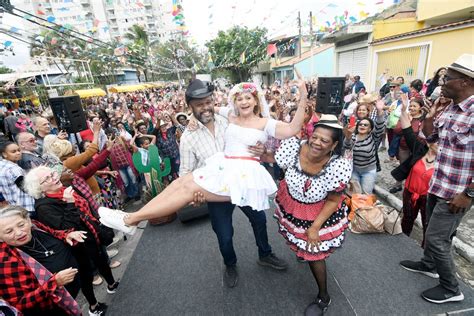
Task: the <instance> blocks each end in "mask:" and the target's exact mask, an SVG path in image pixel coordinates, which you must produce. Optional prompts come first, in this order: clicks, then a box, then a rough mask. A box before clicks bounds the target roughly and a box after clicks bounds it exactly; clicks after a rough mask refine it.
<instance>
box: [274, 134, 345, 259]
mask: <svg viewBox="0 0 474 316" xmlns="http://www.w3.org/2000/svg"><path fill="white" fill-rule="evenodd" d="M303 143H304V141H300V140H299V139H297V138H296V137H293V138H290V139H287V140H285V141H283V143H282V144H281V146H280V148H279V149H278V151H277V153H276V155H275V159H276V161H277V163H278V165H279V166H280V167H281V168H284V169H286V173H285V179H284V180H282V181H281V182H280V185H279V188H278V192H277V195H276V197H275V204H276V210H275V215H274V216H275V218H276V219H277V221H278V225H279V232H280V234H281V235H282V236H283V237H284V238H285V239H286V241H287V243H288V244H289V245H290V248H291V249H292V250H293V251H295V253H296V255H297V256H298V257H300V258H302V259H305V260H307V261H317V260H323V259H326V258H327V257H329V255H330V254H331V253H332V252H333V251H334V250H335V249H336V248H338V247H340V246H341V245H342V242H343V241H344V231H345V230H346V229H347V227H348V219H347V214H348V210H349V209H348V207H347V206H346V204H345V203H344V202H343V201H344V198H345V196H344V195H341V200H340V203H339V205H338V209H337V210H336V211H335V212H334V213H333V214H332V215H331V216H330V217H329V218H328V219H327V220H326V222H325V223H324V224H323V225H322V227H321V229H320V230H319V236H320V239H321V245H320V246H319V249H317V248H316V247H314V248H310V249H309V251H308V250H307V249H306V248H307V237H306V229H308V228H309V227H310V226H311V225H312V224H313V221H314V220H315V219H316V218H317V216H318V215H319V213H320V212H321V210H322V209H323V206H324V203H325V202H326V197H327V195H328V193H330V192H342V191H343V190H344V188H345V187H346V185H347V184H348V183H349V180H350V178H351V174H352V161H351V160H348V159H345V158H342V157H336V156H333V157H331V159H330V160H329V161H328V163H327V164H326V166H325V167H324V169H323V170H322V171H321V172H320V173H319V174H317V175H315V176H312V175H309V174H307V173H305V172H304V171H303V170H302V169H301V165H300V161H299V154H300V148H301V145H302V144H303Z"/></svg>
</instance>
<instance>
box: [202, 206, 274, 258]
mask: <svg viewBox="0 0 474 316" xmlns="http://www.w3.org/2000/svg"><path fill="white" fill-rule="evenodd" d="M207 205H208V209H209V215H210V217H211V225H212V229H213V230H214V232H215V233H216V236H217V241H218V242H219V250H220V251H221V254H222V257H223V259H224V264H225V265H226V266H233V265H235V264H236V263H237V256H236V254H235V251H234V244H233V242H232V237H233V236H234V227H233V226H232V213H233V212H234V207H235V205H234V204H231V203H230V202H212V203H211V202H209V203H207ZM240 209H241V210H242V212H244V214H245V216H247V217H248V219H249V221H250V223H251V224H252V228H253V234H254V236H255V242H256V244H257V247H258V255H259V257H260V258H263V257H267V256H269V255H270V254H271V253H272V247H271V246H270V245H269V244H268V235H267V218H266V216H265V212H263V211H256V210H253V209H252V208H251V207H249V206H245V207H240Z"/></svg>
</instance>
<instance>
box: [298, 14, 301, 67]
mask: <svg viewBox="0 0 474 316" xmlns="http://www.w3.org/2000/svg"><path fill="white" fill-rule="evenodd" d="M298 48H299V50H300V58H301V15H300V11H298Z"/></svg>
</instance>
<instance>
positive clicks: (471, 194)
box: [464, 187, 474, 199]
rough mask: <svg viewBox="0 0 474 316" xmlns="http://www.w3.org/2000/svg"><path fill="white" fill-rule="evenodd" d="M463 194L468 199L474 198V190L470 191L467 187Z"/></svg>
mask: <svg viewBox="0 0 474 316" xmlns="http://www.w3.org/2000/svg"><path fill="white" fill-rule="evenodd" d="M464 194H466V195H467V196H468V197H470V198H471V199H472V198H474V189H470V188H469V187H467V188H466V189H465V190H464Z"/></svg>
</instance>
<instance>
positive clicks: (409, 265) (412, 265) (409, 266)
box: [400, 260, 439, 279]
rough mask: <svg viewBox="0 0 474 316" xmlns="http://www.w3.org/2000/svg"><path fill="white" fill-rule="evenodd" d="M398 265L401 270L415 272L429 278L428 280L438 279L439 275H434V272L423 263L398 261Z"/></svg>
mask: <svg viewBox="0 0 474 316" xmlns="http://www.w3.org/2000/svg"><path fill="white" fill-rule="evenodd" d="M400 265H401V266H402V268H403V269H405V270H408V271H411V272H416V273H421V274H424V275H427V276H429V277H430V278H433V279H438V278H439V275H438V273H436V271H434V270H430V269H428V268H427V267H426V266H425V265H424V263H423V262H421V261H410V260H403V261H400Z"/></svg>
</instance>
